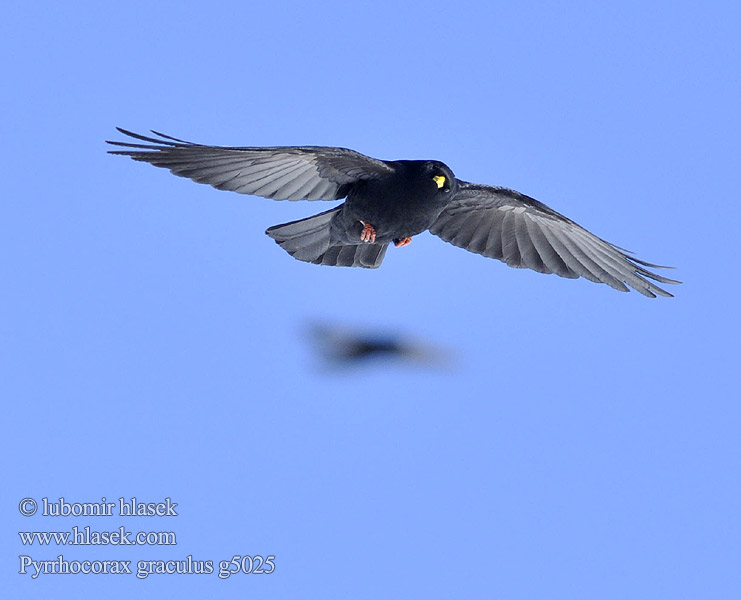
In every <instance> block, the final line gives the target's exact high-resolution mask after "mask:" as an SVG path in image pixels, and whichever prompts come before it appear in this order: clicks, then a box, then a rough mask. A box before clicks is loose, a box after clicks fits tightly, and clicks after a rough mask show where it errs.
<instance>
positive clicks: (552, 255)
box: [430, 181, 680, 298]
mask: <svg viewBox="0 0 741 600" xmlns="http://www.w3.org/2000/svg"><path fill="white" fill-rule="evenodd" d="M430 232H431V233H433V234H435V235H437V236H439V237H441V238H442V239H443V240H445V241H446V242H450V243H451V244H454V245H455V246H460V247H461V248H465V249H466V250H469V251H471V252H475V253H477V254H483V255H484V256H488V257H490V258H497V259H499V260H501V261H504V262H505V263H507V264H508V265H509V266H510V267H516V268H519V269H522V268H527V269H533V270H534V271H538V272H539V273H555V274H556V275H560V276H561V277H569V278H571V279H576V278H577V277H584V278H586V279H589V280H591V281H595V282H597V283H606V284H607V285H609V286H610V287H613V288H615V289H616V290H620V291H621V292H627V291H628V287H627V286H630V287H632V288H634V289H635V290H637V291H638V292H640V293H641V294H643V295H644V296H649V297H651V298H655V297H656V295H657V294H659V295H661V296H671V294H670V293H669V292H667V291H665V290H663V289H661V288H660V287H658V286H657V285H655V284H654V283H652V282H651V281H648V280H647V278H648V279H652V280H654V281H658V282H660V283H680V282H679V281H674V280H672V279H668V278H666V277H662V276H661V275H657V274H656V273H652V272H651V271H649V270H648V269H647V268H646V267H653V268H658V269H663V268H668V267H661V266H659V265H653V264H651V263H647V262H644V261H642V260H639V259H637V258H634V257H632V256H630V255H629V253H628V251H627V250H623V249H622V248H619V247H618V246H614V245H613V244H610V243H609V242H606V241H605V240H603V239H601V238H598V237H597V236H595V235H593V234H591V233H589V232H588V231H587V230H586V229H584V228H583V227H581V226H579V225H577V224H576V223H574V221H572V220H571V219H568V218H566V217H564V216H563V215H561V214H559V213H557V212H556V211H555V210H553V209H551V208H549V207H547V206H546V205H545V204H543V203H542V202H538V201H537V200H535V199H533V198H530V197H528V196H525V195H524V194H520V193H519V192H515V191H514V190H509V189H506V188H501V187H494V186H488V185H480V184H474V183H468V182H465V181H459V186H458V193H457V194H456V195H455V198H454V199H453V201H452V202H451V203H450V204H449V205H448V206H447V208H446V209H445V210H444V211H443V212H442V213H441V214H440V216H439V217H438V219H437V221H435V223H434V224H433V225H432V227H430ZM626 284H627V285H626Z"/></svg>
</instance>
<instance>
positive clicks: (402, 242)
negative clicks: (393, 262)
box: [394, 237, 412, 248]
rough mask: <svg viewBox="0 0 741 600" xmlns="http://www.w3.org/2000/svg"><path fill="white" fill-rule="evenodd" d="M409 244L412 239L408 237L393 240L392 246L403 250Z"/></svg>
mask: <svg viewBox="0 0 741 600" xmlns="http://www.w3.org/2000/svg"><path fill="white" fill-rule="evenodd" d="M411 243H412V238H410V237H405V238H401V239H400V240H394V246H396V247H397V248H403V247H404V246H408V245H409V244H411Z"/></svg>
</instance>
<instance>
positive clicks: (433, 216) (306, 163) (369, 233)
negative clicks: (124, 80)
mask: <svg viewBox="0 0 741 600" xmlns="http://www.w3.org/2000/svg"><path fill="white" fill-rule="evenodd" d="M117 129H118V131H120V132H121V133H123V134H124V135H127V136H129V137H131V138H134V139H137V140H140V141H143V142H146V143H145V144H139V143H132V142H114V141H109V142H108V143H109V144H112V145H114V146H119V147H123V148H126V149H125V150H111V151H110V153H111V154H122V155H125V156H130V157H131V158H133V159H134V160H138V161H143V162H148V163H150V164H152V165H154V166H156V167H164V168H167V169H169V170H170V171H171V172H172V173H174V174H175V175H179V176H182V177H188V178H190V179H192V180H193V181H196V182H198V183H207V184H210V185H212V186H213V187H215V188H217V189H220V190H231V191H234V192H238V193H241V194H252V195H255V196H263V197H265V198H272V199H274V200H338V199H340V198H346V201H345V202H344V203H343V204H341V205H339V206H337V207H335V208H332V209H330V210H328V211H325V212H322V213H319V214H318V215H314V216H313V217H309V218H306V219H301V220H299V221H292V222H290V223H285V224H282V225H275V226H273V227H270V228H269V229H268V230H267V231H266V233H267V235H269V236H270V237H271V238H273V239H274V240H275V241H276V242H277V243H278V244H279V245H280V246H281V248H283V249H284V250H286V252H288V253H289V254H290V255H291V256H293V257H294V258H296V259H298V260H302V261H305V262H311V263H314V264H321V265H331V266H343V267H365V268H371V269H374V268H377V267H379V266H380V265H381V262H382V261H383V258H384V256H385V254H386V250H387V249H388V246H389V244H390V243H393V244H394V246H396V247H403V246H407V245H409V244H410V243H411V241H412V237H413V236H415V235H417V234H419V233H422V232H423V231H427V230H429V231H430V232H431V233H432V234H434V235H436V236H438V237H440V238H442V239H443V240H445V241H446V242H450V243H451V244H453V245H455V246H460V247H461V248H465V249H466V250H469V251H471V252H475V253H477V254H482V255H484V256H488V257H490V258H496V259H499V260H501V261H503V262H505V263H506V264H508V265H509V266H511V267H516V268H528V269H533V270H534V271H538V272H540V273H555V274H556V275H560V276H561V277H568V278H570V279H576V278H578V277H584V278H586V279H589V280H590V281H594V282H597V283H605V284H607V285H609V286H610V287H612V288H614V289H616V290H619V291H621V292H627V291H628V286H630V287H632V288H633V289H635V290H637V291H639V292H640V293H641V294H643V295H644V296H648V297H651V298H655V297H656V295H657V294H658V295H661V296H672V294H670V293H669V292H667V291H665V290H663V289H662V288H660V287H658V286H657V285H656V284H654V283H653V282H652V281H650V280H653V281H657V282H659V283H664V284H672V283H680V282H679V281H675V280H672V279H668V278H666V277H663V276H661V275H658V274H656V273H653V272H652V271H649V269H648V267H650V268H655V269H665V268H669V267H662V266H660V265H654V264H651V263H648V262H645V261H642V260H640V259H638V258H635V257H633V256H630V253H629V251H627V250H625V249H623V248H620V247H618V246H615V245H614V244H611V243H609V242H606V241H605V240H603V239H601V238H599V237H597V236H595V235H593V234H591V233H589V232H588V231H587V230H586V229H584V228H582V227H580V226H579V225H577V224H576V223H575V222H574V221H572V220H571V219H568V218H567V217H564V216H563V215H561V214H559V213H557V212H556V211H555V210H553V209H551V208H549V207H548V206H546V205H545V204H543V203H541V202H538V201H537V200H535V199H533V198H530V197H528V196H525V195H524V194H521V193H519V192H516V191H514V190H510V189H507V188H503V187H496V186H490V185H482V184H478V183H468V182H467V181H463V180H461V179H457V178H456V177H455V175H453V172H452V171H451V169H450V167H448V166H447V165H445V164H444V163H442V162H440V161H436V160H394V161H384V160H378V159H375V158H371V157H369V156H365V155H363V154H360V153H359V152H355V151H354V150H348V149H346V148H332V147H323V146H275V147H265V148H253V147H226V146H204V145H201V144H194V143H192V142H186V141H184V140H180V139H177V138H174V137H170V136H168V135H165V134H162V133H158V132H156V131H153V132H152V133H153V134H154V135H155V136H157V137H156V138H155V137H148V136H144V135H139V134H137V133H132V132H130V131H126V130H125V129H121V128H117Z"/></svg>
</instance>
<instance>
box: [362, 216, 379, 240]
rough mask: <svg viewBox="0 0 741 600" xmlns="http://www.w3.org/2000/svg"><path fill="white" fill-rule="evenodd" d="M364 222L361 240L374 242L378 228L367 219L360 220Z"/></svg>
mask: <svg viewBox="0 0 741 600" xmlns="http://www.w3.org/2000/svg"><path fill="white" fill-rule="evenodd" d="M360 222H361V223H362V224H363V231H362V233H361V234H360V241H361V242H368V243H373V242H375V241H376V230H375V229H374V227H373V225H371V224H370V223H366V222H365V221H360Z"/></svg>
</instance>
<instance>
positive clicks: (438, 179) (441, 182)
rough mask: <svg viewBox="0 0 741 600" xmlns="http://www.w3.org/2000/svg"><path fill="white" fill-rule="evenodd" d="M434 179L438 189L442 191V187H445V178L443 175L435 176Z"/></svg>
mask: <svg viewBox="0 0 741 600" xmlns="http://www.w3.org/2000/svg"><path fill="white" fill-rule="evenodd" d="M433 179H434V180H435V183H436V184H437V187H438V189H442V187H443V186H444V185H445V177H443V176H442V175H435V176H434V177H433Z"/></svg>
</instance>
